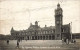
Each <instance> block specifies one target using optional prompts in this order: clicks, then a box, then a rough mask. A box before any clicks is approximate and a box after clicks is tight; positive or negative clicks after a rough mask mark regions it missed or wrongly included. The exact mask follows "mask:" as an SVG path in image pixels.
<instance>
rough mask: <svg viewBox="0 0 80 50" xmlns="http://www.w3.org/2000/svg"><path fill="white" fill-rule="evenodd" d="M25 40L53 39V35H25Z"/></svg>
mask: <svg viewBox="0 0 80 50" xmlns="http://www.w3.org/2000/svg"><path fill="white" fill-rule="evenodd" d="M26 39H27V40H54V39H55V36H54V35H40V36H27V38H26Z"/></svg>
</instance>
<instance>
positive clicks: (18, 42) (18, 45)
mask: <svg viewBox="0 0 80 50" xmlns="http://www.w3.org/2000/svg"><path fill="white" fill-rule="evenodd" d="M17 47H18V48H19V41H18V40H17Z"/></svg>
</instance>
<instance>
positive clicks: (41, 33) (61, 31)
mask: <svg viewBox="0 0 80 50" xmlns="http://www.w3.org/2000/svg"><path fill="white" fill-rule="evenodd" d="M11 35H12V37H13V39H25V40H54V39H55V40H61V39H62V38H68V39H69V38H70V24H65V25H63V10H62V8H61V7H60V4H59V3H58V4H57V9H55V26H50V27H47V26H46V25H45V27H43V28H41V27H40V26H39V25H38V21H35V25H33V24H32V23H30V26H29V28H28V29H26V30H20V31H16V30H14V29H13V27H12V29H11Z"/></svg>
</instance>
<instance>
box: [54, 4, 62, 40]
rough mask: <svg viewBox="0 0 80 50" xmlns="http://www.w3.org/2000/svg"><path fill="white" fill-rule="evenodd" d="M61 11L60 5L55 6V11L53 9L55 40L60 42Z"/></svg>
mask: <svg viewBox="0 0 80 50" xmlns="http://www.w3.org/2000/svg"><path fill="white" fill-rule="evenodd" d="M62 13H63V10H62V8H61V7H60V4H59V3H58V4H57V9H55V40H61V27H62V23H63V22H62V18H63V15H62Z"/></svg>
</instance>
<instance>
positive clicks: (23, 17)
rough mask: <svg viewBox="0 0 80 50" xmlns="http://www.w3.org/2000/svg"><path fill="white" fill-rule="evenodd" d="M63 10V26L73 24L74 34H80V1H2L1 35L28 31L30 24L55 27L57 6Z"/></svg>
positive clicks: (0, 15) (0, 1)
mask: <svg viewBox="0 0 80 50" xmlns="http://www.w3.org/2000/svg"><path fill="white" fill-rule="evenodd" d="M58 3H60V6H61V8H62V9H63V24H69V23H71V22H72V24H71V28H72V30H71V31H72V33H80V0H44V1H43V0H0V34H4V35H7V34H10V30H11V28H12V27H13V28H14V30H18V31H19V30H26V29H27V28H28V27H29V26H30V23H32V24H33V25H34V22H35V21H39V26H40V27H44V26H45V25H47V27H49V26H55V16H54V15H55V13H54V10H55V9H56V8H57V4H58Z"/></svg>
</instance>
